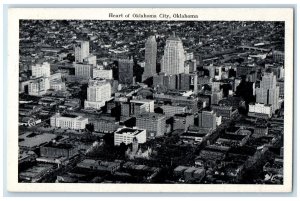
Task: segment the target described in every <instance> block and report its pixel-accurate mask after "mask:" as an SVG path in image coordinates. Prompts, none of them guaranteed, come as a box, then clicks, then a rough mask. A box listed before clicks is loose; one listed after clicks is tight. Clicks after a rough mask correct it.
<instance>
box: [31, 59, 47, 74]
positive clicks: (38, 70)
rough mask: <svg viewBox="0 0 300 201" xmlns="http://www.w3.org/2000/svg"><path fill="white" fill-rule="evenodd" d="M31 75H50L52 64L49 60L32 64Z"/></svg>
mask: <svg viewBox="0 0 300 201" xmlns="http://www.w3.org/2000/svg"><path fill="white" fill-rule="evenodd" d="M31 75H32V76H33V77H50V64H49V63H48V62H44V63H42V64H36V65H34V66H32V68H31Z"/></svg>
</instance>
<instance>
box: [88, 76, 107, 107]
mask: <svg viewBox="0 0 300 201" xmlns="http://www.w3.org/2000/svg"><path fill="white" fill-rule="evenodd" d="M110 97H111V85H110V83H109V82H107V81H106V80H104V79H99V78H97V79H92V80H90V81H89V86H88V88H87V100H86V101H85V102H84V108H94V109H100V108H101V107H103V106H104V105H105V101H108V100H109V99H110Z"/></svg>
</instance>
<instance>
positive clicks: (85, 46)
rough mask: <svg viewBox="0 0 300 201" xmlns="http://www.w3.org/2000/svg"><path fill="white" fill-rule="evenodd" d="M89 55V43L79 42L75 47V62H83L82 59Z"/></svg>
mask: <svg viewBox="0 0 300 201" xmlns="http://www.w3.org/2000/svg"><path fill="white" fill-rule="evenodd" d="M89 54H90V43H89V41H80V42H79V43H78V44H76V45H75V62H83V59H84V58H86V57H87V56H89Z"/></svg>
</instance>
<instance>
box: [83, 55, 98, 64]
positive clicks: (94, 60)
mask: <svg viewBox="0 0 300 201" xmlns="http://www.w3.org/2000/svg"><path fill="white" fill-rule="evenodd" d="M83 62H86V63H88V64H91V65H93V66H96V65H97V57H96V56H95V55H92V54H90V55H88V56H87V57H85V58H83Z"/></svg>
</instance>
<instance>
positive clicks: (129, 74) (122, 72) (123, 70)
mask: <svg viewBox="0 0 300 201" xmlns="http://www.w3.org/2000/svg"><path fill="white" fill-rule="evenodd" d="M119 83H120V84H128V85H131V84H133V60H132V59H130V60H129V59H119Z"/></svg>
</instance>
